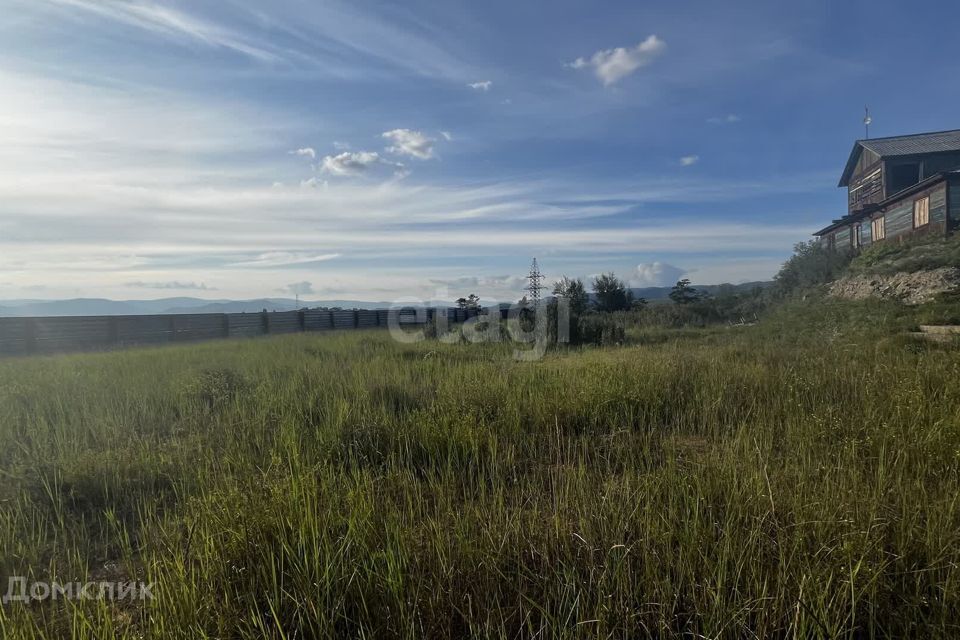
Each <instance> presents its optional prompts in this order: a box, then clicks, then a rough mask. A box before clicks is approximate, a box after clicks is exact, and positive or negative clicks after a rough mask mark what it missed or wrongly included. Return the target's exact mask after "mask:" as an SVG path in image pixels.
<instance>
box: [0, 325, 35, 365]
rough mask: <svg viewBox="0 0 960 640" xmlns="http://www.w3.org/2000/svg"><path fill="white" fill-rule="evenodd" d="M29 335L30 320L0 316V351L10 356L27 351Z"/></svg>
mask: <svg viewBox="0 0 960 640" xmlns="http://www.w3.org/2000/svg"><path fill="white" fill-rule="evenodd" d="M29 336H30V320H28V319H26V318H0V353H2V354H4V355H8V356H9V355H17V354H21V353H27V351H28V350H29V347H28V339H29Z"/></svg>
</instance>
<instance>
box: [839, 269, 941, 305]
mask: <svg viewBox="0 0 960 640" xmlns="http://www.w3.org/2000/svg"><path fill="white" fill-rule="evenodd" d="M958 290H960V268H957V267H940V268H939V269H933V270H930V271H915V272H913V273H904V272H900V273H894V274H892V275H859V276H847V277H844V278H841V279H839V280H837V281H836V282H834V283H833V284H831V285H830V295H831V296H833V297H835V298H845V299H847V300H865V299H867V298H885V299H891V300H899V301H901V302H903V303H904V304H921V303H924V302H933V301H934V300H935V299H936V298H937V297H938V296H940V295H942V294H945V293H953V292H955V291H958Z"/></svg>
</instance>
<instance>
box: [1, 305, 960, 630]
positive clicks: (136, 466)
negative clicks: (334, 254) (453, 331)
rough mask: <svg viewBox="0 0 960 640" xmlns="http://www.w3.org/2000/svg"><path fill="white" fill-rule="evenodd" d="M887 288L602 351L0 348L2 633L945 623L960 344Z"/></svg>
mask: <svg viewBox="0 0 960 640" xmlns="http://www.w3.org/2000/svg"><path fill="white" fill-rule="evenodd" d="M909 322H910V319H909V317H906V316H905V315H904V312H902V311H901V310H898V309H897V308H895V307H892V306H884V305H851V304H839V303H837V304H818V305H817V306H815V307H814V308H809V307H790V308H788V309H786V310H784V311H783V312H781V313H780V314H779V315H775V316H773V317H771V318H769V319H767V320H765V321H764V322H762V323H761V324H760V325H758V326H754V327H742V328H723V329H705V330H684V331H676V330H652V329H643V328H633V329H631V331H630V344H628V345H627V346H624V347H620V348H605V349H589V350H588V349H585V350H570V351H556V352H551V353H549V354H548V355H547V357H546V358H545V359H544V360H543V361H541V362H536V363H522V362H515V361H513V359H512V358H511V353H512V347H511V346H510V345H447V344H441V343H438V342H435V341H434V342H424V343H419V344H416V345H399V344H395V343H393V342H392V341H391V340H390V339H389V336H388V335H387V334H385V333H378V332H362V333H361V332H357V333H345V334H324V335H296V336H289V337H277V338H267V339H261V340H254V341H249V342H220V343H209V344H203V345H197V346H189V347H171V348H162V349H144V350H135V351H126V352H118V353H103V354H86V355H73V356H62V357H46V358H35V359H17V360H6V361H0V441H2V442H3V446H2V447H0V589H2V588H4V587H5V586H6V582H7V577H8V576H27V577H28V578H29V579H30V580H38V581H41V580H42V581H59V582H62V583H66V582H71V581H76V580H80V581H86V580H88V579H108V580H144V581H147V582H153V583H156V586H155V587H154V588H153V593H154V596H155V597H154V599H153V600H151V601H147V602H140V601H136V602H118V601H92V600H87V601H64V600H62V599H61V600H58V601H56V602H54V601H45V602H35V603H21V602H13V603H9V604H7V605H5V606H4V607H3V608H2V610H0V635H2V636H3V637H4V638H35V637H48V638H107V637H123V638H315V637H317V638H347V637H363V638H383V637H386V638H391V637H397V638H422V637H431V638H433V637H458V638H459V637H476V638H526V637H544V638H636V637H668V636H674V635H687V636H689V637H710V638H714V637H730V638H748V637H804V638H805V637H831V638H832V637H869V636H883V637H946V636H952V635H957V634H958V633H960V613H958V612H960V595H958V593H960V592H958V587H960V569H958V562H960V504H958V500H960V498H958V495H960V494H958V488H960V480H958V470H960V384H958V382H960V358H958V354H960V352H958V350H957V349H956V348H955V347H953V346H952V345H946V346H941V345H927V344H925V343H915V342H911V341H909V340H907V339H904V338H902V337H900V335H899V332H900V330H901V329H902V328H903V327H904V326H906V325H907V324H909Z"/></svg>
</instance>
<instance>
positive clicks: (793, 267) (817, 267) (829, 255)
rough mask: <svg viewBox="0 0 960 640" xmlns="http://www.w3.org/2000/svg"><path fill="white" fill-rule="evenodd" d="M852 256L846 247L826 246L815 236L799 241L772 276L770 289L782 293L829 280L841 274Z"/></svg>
mask: <svg viewBox="0 0 960 640" xmlns="http://www.w3.org/2000/svg"><path fill="white" fill-rule="evenodd" d="M852 258H853V252H852V251H849V250H846V249H829V248H826V247H823V246H821V244H820V243H819V242H818V241H816V240H811V241H810V242H801V243H799V244H797V245H795V246H794V248H793V255H792V256H791V257H790V259H789V260H787V261H786V262H785V263H784V264H783V267H781V268H780V273H778V274H777V275H776V277H775V278H774V293H775V294H776V295H777V296H778V297H785V296H788V295H790V294H793V293H796V292H798V291H801V290H803V289H809V288H811V287H815V286H818V285H822V284H826V283H828V282H832V281H834V280H836V279H837V278H838V277H840V276H841V275H842V274H843V272H844V270H845V269H846V268H847V265H849V264H850V260H851V259H852Z"/></svg>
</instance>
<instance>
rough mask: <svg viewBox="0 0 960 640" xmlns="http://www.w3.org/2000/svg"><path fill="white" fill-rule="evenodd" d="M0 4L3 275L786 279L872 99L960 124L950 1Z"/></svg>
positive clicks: (209, 280)
mask: <svg viewBox="0 0 960 640" xmlns="http://www.w3.org/2000/svg"><path fill="white" fill-rule="evenodd" d="M0 10H2V13H3V16H4V18H3V20H2V21H0V140H2V142H3V144H2V145H0V299H12V298H32V299H55V298H73V297H101V298H113V299H153V298H163V297H173V296H195V297H203V298H234V299H238V298H259V297H292V296H294V295H299V296H300V297H301V298H303V299H334V298H336V299H363V300H375V301H393V300H397V299H400V298H402V297H412V298H422V299H438V300H449V299H454V298H457V297H460V296H462V295H466V294H468V293H477V294H478V295H480V297H481V299H482V300H511V299H516V298H518V297H519V296H520V295H521V294H522V287H523V285H524V280H523V276H524V275H525V274H526V272H527V271H528V268H529V265H530V261H531V259H532V258H533V257H536V258H538V260H539V262H540V265H541V269H542V271H543V272H544V273H545V275H546V276H547V278H548V280H553V279H556V278H558V277H559V276H561V275H567V276H571V277H581V278H584V279H587V278H590V277H592V276H595V275H596V274H599V273H603V272H609V271H613V272H615V273H616V274H617V275H618V276H620V277H621V278H623V279H624V280H626V281H627V282H629V283H630V284H631V285H632V286H636V287H643V286H661V285H669V284H672V283H673V282H675V281H676V280H677V279H679V278H681V277H686V278H689V279H690V280H692V281H693V282H695V283H701V284H716V283H722V282H733V283H737V282H745V281H752V280H761V279H768V278H770V277H772V276H773V275H774V274H775V273H776V271H777V269H778V268H779V265H780V264H781V263H782V262H783V260H784V259H785V258H786V257H788V256H789V254H790V252H791V248H792V246H793V245H794V244H795V243H797V242H801V241H805V240H807V239H809V237H810V233H811V232H812V231H814V230H816V229H818V228H820V227H821V226H823V224H825V223H826V222H829V221H830V220H831V219H833V218H836V217H838V216H840V215H841V214H843V213H844V208H845V203H846V199H845V195H844V193H843V192H842V191H841V190H840V189H838V188H837V187H836V184H837V180H838V179H839V175H840V172H841V170H842V168H843V165H844V162H845V161H846V157H847V154H848V153H849V151H850V148H851V146H852V144H853V141H854V140H855V139H857V138H859V137H862V136H863V133H864V131H863V124H862V119H863V110H864V106H865V105H869V106H870V109H871V113H872V116H873V124H872V125H871V135H872V136H885V135H899V134H905V133H914V132H922V131H931V130H943V129H954V128H960V116H958V115H957V109H956V105H957V102H958V98H960V84H958V83H956V82H954V81H953V80H952V79H953V78H955V76H956V66H957V62H956V60H957V59H958V58H960V57H958V55H957V54H958V48H960V41H958V40H957V39H956V38H955V34H954V33H953V31H954V25H956V24H957V23H958V21H960V5H958V4H957V3H953V2H937V1H934V2H927V3H923V4H922V5H919V4H915V3H914V4H910V3H904V2H876V1H874V2H869V3H868V2H862V1H859V0H850V1H846V2H835V1H833V0H811V1H805V2H780V1H777V0H775V1H770V0H763V1H759V0H758V1H756V2H738V1H734V0H731V1H730V2H723V3H720V2H715V1H707V0H691V1H684V0H676V1H675V2H671V3H665V2H652V1H647V2H639V1H636V0H633V1H627V0H614V1H610V2H598V1H596V0H593V1H592V2H588V1H582V2H573V1H569V0H550V1H549V2H548V1H527V2H516V1H515V0H514V1H511V2H503V1H501V0H491V1H486V2H475V1H466V0H463V1H461V0H444V2H436V1H435V0H430V1H427V0H405V1H404V2H386V1H383V2H380V1H376V0H355V1H353V2H341V1H340V0H325V1H322V2H321V1H306V0H272V1H271V2H269V3H265V2H257V1H254V0H219V1H217V2H209V1H196V0H195V1H192V2H173V1H170V2H159V1H150V0H133V1H118V0H0ZM908 24H910V25H916V28H904V26H905V25H908ZM893 43H895V46H894V44H893Z"/></svg>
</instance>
